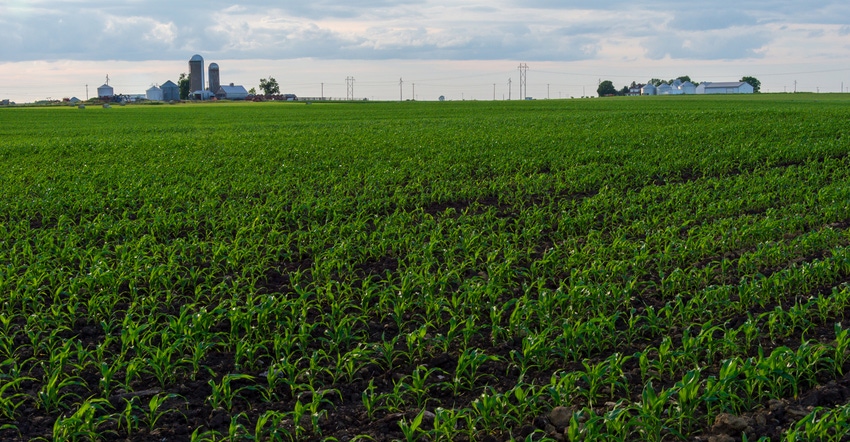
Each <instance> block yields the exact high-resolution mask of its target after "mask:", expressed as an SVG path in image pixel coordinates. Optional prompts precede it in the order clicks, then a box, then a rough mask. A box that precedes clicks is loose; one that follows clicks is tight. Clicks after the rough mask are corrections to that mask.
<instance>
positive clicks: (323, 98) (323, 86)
mask: <svg viewBox="0 0 850 442" xmlns="http://www.w3.org/2000/svg"><path fill="white" fill-rule="evenodd" d="M322 101H325V83H324V82H322Z"/></svg>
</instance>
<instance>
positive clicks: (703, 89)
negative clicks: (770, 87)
mask: <svg viewBox="0 0 850 442" xmlns="http://www.w3.org/2000/svg"><path fill="white" fill-rule="evenodd" d="M697 93H698V94H752V93H753V86H752V85H750V84H749V83H747V82H745V81H726V82H717V83H710V82H708V81H706V82H703V83H700V85H699V86H697Z"/></svg>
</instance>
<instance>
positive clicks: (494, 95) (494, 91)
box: [493, 83, 844, 101]
mask: <svg viewBox="0 0 850 442" xmlns="http://www.w3.org/2000/svg"><path fill="white" fill-rule="evenodd" d="M841 89H844V86H843V83H842V86H841ZM493 101H496V83H493Z"/></svg>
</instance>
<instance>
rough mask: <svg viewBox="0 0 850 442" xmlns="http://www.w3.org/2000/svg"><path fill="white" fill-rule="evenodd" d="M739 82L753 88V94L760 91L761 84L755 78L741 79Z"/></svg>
mask: <svg viewBox="0 0 850 442" xmlns="http://www.w3.org/2000/svg"><path fill="white" fill-rule="evenodd" d="M741 81H743V82H744V83H749V84H750V86H752V87H753V92H755V93H758V92H759V91H760V90H761V82H760V81H759V80H758V79H757V78H756V77H741Z"/></svg>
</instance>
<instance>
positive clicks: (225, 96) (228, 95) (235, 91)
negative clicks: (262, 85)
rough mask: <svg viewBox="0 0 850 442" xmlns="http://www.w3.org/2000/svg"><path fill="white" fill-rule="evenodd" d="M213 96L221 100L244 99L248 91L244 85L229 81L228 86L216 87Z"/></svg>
mask: <svg viewBox="0 0 850 442" xmlns="http://www.w3.org/2000/svg"><path fill="white" fill-rule="evenodd" d="M215 96H216V98H218V99H221V100H244V99H246V98H248V91H247V90H245V87H244V86H234V85H233V83H230V85H229V86H222V87H220V88H218V92H216V94H215Z"/></svg>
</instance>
